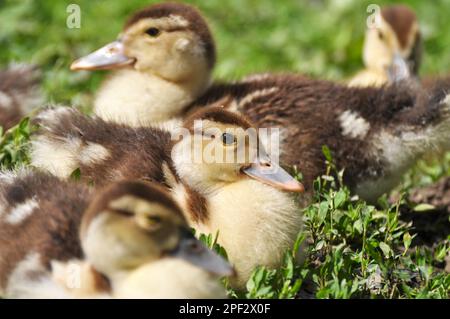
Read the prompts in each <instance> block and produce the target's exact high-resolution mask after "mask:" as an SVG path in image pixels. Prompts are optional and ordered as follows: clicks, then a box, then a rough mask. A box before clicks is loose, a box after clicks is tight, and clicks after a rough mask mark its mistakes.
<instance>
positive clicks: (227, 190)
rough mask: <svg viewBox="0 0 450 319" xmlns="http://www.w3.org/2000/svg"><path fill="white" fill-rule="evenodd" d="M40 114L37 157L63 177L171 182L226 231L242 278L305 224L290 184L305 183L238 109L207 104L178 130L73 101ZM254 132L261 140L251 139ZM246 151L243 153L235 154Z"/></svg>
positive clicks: (278, 252) (222, 240) (181, 198)
mask: <svg viewBox="0 0 450 319" xmlns="http://www.w3.org/2000/svg"><path fill="white" fill-rule="evenodd" d="M37 122H38V123H40V125H41V129H40V131H39V132H38V133H37V136H36V137H35V138H34V142H33V147H32V163H33V165H35V166H38V167H40V168H43V169H46V170H48V171H50V172H52V173H53V174H56V175H58V176H60V177H62V178H68V177H69V176H70V175H71V172H72V171H74V170H76V169H77V168H79V169H80V173H81V178H82V179H83V180H85V181H86V182H90V181H93V182H94V184H101V183H104V182H108V181H112V180H118V179H122V178H138V179H144V180H151V181H155V182H159V183H163V184H165V185H167V186H168V187H169V188H170V189H171V191H172V194H173V195H174V197H175V198H176V199H177V201H178V202H179V203H180V205H181V207H182V208H183V211H184V213H185V216H186V218H187V219H188V221H189V223H190V225H191V226H193V227H194V228H195V229H196V230H197V232H198V233H208V234H213V235H215V234H217V232H219V239H218V242H219V244H221V245H222V246H224V248H225V250H226V251H227V253H228V257H229V260H230V261H231V263H232V264H233V265H234V266H235V267H236V271H237V274H238V277H237V279H236V280H235V284H236V286H239V287H243V286H244V284H245V282H246V280H247V279H248V278H249V276H250V274H251V272H252V270H253V269H254V267H256V266H257V265H266V266H270V267H276V266H278V265H280V263H281V261H282V257H283V253H284V251H285V250H286V249H289V248H290V247H291V246H292V244H293V243H294V241H295V239H296V236H297V234H298V232H299V231H300V229H301V225H302V217H301V214H300V211H299V209H298V204H296V200H295V199H294V198H293V197H292V196H291V195H290V194H289V193H288V192H286V191H294V192H301V191H303V186H302V185H301V184H300V183H298V182H297V181H296V180H295V179H294V178H293V177H291V176H290V175H289V174H288V173H286V172H285V171H284V170H283V169H281V168H280V167H279V166H278V165H277V164H276V163H274V162H272V161H271V159H270V158H269V157H268V156H267V155H266V154H265V152H264V151H263V148H262V147H260V145H258V143H257V136H256V135H251V134H250V135H246V131H249V132H254V131H252V129H253V127H252V125H251V124H250V123H249V122H248V121H247V120H246V119H245V118H243V117H242V116H240V115H239V114H237V113H234V112H229V111H226V110H224V109H223V108H220V107H216V108H208V109H202V110H200V111H199V112H198V113H196V114H193V115H192V116H191V117H190V118H188V119H186V121H185V122H184V125H183V127H182V129H181V130H180V132H179V134H181V135H178V133H177V134H174V135H172V136H171V134H170V133H169V132H166V131H162V130H160V129H156V128H146V127H140V128H133V127H128V126H125V125H121V124H116V123H111V122H106V121H104V120H102V119H100V118H99V117H93V118H91V117H88V116H85V115H82V114H81V113H79V112H78V111H76V110H74V109H70V108H57V109H54V110H47V111H45V112H44V113H43V114H41V115H40V117H39V118H38V120H37ZM182 133H183V134H184V135H183V134H182ZM252 137H253V138H255V141H256V144H254V143H250V142H247V139H251V138H252ZM190 151H192V152H190ZM240 153H242V154H244V157H243V158H242V160H234V158H237V154H240ZM49 154H53V155H49ZM205 154H207V155H208V154H210V155H211V158H205V157H203V155H205ZM192 156H193V157H192ZM196 156H198V157H196ZM224 157H225V158H228V159H233V160H232V161H229V162H228V161H225V160H224ZM196 158H197V160H196ZM61 163H64V165H61ZM283 190H284V191H283Z"/></svg>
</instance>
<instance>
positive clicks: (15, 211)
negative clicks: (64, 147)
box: [0, 170, 91, 298]
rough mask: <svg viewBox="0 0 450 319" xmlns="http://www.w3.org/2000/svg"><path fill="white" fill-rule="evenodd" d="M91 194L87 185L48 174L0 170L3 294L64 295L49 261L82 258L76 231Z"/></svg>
mask: <svg viewBox="0 0 450 319" xmlns="http://www.w3.org/2000/svg"><path fill="white" fill-rule="evenodd" d="M50 190H51V191H50ZM90 198H91V193H90V192H89V191H88V189H87V187H85V186H83V185H71V184H68V183H61V182H60V181H59V180H58V179H57V178H55V177H54V176H51V175H49V174H34V173H32V172H30V171H25V170H23V171H19V172H18V173H17V174H13V173H2V175H1V176H0V200H1V213H0V228H1V229H2V231H1V232H0V261H1V262H0V290H1V291H2V292H3V294H4V295H5V296H7V297H10V298H39V297H43V298H48V297H50V296H52V295H53V297H59V298H66V297H68V294H67V293H65V291H64V289H62V288H61V287H58V286H57V285H55V284H54V283H53V282H52V280H51V274H50V269H51V263H52V261H54V260H58V261H62V262H65V261H69V260H70V259H81V258H82V256H83V253H82V250H81V247H80V243H79V239H78V231H79V226H80V222H81V218H82V214H83V212H84V209H85V208H86V207H87V204H88V201H89V199H90ZM44 216H45V218H44ZM54 294H56V295H54Z"/></svg>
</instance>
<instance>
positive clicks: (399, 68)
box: [349, 4, 422, 87]
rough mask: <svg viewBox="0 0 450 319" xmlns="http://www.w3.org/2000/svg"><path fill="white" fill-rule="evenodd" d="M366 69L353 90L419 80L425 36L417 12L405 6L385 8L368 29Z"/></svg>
mask: <svg viewBox="0 0 450 319" xmlns="http://www.w3.org/2000/svg"><path fill="white" fill-rule="evenodd" d="M363 57H364V64H365V67H366V69H365V70H363V71H361V72H359V73H358V74H357V75H355V76H354V77H353V78H352V79H351V80H350V82H349V85H350V86H355V87H367V86H378V87H379V86H382V85H384V84H386V83H394V82H396V81H399V80H402V79H405V78H408V77H417V75H418V72H419V67H420V63H421V59H422V36H421V33H420V28H419V23H418V20H417V17H416V14H415V13H414V11H413V10H412V9H411V8H410V7H408V6H406V5H400V4H397V5H391V6H385V7H383V8H382V9H381V11H380V12H379V13H378V14H377V16H376V17H375V20H374V25H372V26H369V27H368V29H367V32H366V37H365V42H364V51H363Z"/></svg>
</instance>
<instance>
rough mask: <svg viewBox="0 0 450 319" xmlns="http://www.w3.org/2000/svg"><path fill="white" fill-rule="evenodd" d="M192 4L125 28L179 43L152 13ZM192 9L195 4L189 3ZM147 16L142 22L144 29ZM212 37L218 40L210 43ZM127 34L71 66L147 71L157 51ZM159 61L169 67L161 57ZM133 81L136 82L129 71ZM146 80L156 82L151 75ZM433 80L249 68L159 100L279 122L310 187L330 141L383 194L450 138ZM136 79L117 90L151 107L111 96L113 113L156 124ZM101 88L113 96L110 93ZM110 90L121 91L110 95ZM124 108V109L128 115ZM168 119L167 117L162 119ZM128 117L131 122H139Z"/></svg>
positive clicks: (284, 146) (288, 157) (340, 162)
mask: <svg viewBox="0 0 450 319" xmlns="http://www.w3.org/2000/svg"><path fill="white" fill-rule="evenodd" d="M185 7H186V6H185V5H178V4H160V5H155V6H150V7H148V8H146V9H144V10H142V11H139V12H137V13H136V14H135V15H134V16H133V17H132V18H131V20H130V21H132V22H131V25H130V24H128V28H129V29H130V28H133V29H135V30H140V31H136V32H137V33H134V36H135V37H136V38H139V39H141V40H142V41H143V42H145V43H152V44H153V45H155V46H157V47H158V49H155V50H156V51H157V52H161V51H163V50H167V52H169V51H170V50H172V51H173V48H172V47H170V46H167V45H166V44H168V43H172V42H171V41H168V40H166V39H168V38H169V37H170V38H171V37H178V36H180V39H181V38H183V36H182V34H181V33H178V32H171V31H167V30H165V29H163V28H162V27H159V25H157V21H156V20H155V18H154V15H156V14H157V13H158V19H160V17H161V15H162V14H163V13H162V12H164V17H165V18H169V17H171V18H172V19H174V18H175V17H179V18H180V19H181V18H183V17H184V15H183V13H182V11H183V10H182V9H183V8H185ZM162 8H164V10H162ZM185 11H186V12H192V10H188V9H186V10H185ZM195 12H196V11H195ZM186 19H187V18H185V20H186ZM386 19H387V18H386ZM177 20H179V19H178V18H177ZM181 20H182V19H181ZM188 20H189V19H188ZM200 21H201V22H200ZM197 23H198V24H199V25H201V26H204V25H206V22H204V19H203V18H202V16H201V15H200V14H198V13H196V19H193V20H189V26H190V27H189V32H190V33H193V34H195V33H197V31H196V30H204V28H200V27H194V26H197ZM141 24H142V25H145V27H143V28H141V29H139V26H140V25H141ZM154 28H156V29H158V32H154V31H152V32H150V33H151V34H150V35H149V34H148V32H147V31H148V30H150V29H151V30H153V29H154ZM180 28H181V29H183V27H180ZM186 28H187V27H185V28H184V29H186ZM394 33H395V32H394ZM201 34H202V33H200V32H199V33H198V34H197V35H196V36H193V37H191V38H190V39H191V41H195V40H196V39H197V41H198V43H197V44H196V45H195V44H192V45H193V46H194V47H199V46H200V47H203V48H212V47H213V46H214V43H213V42H212V41H213V40H212V38H210V37H201ZM411 37H412V36H411ZM200 39H201V40H200ZM207 39H209V40H208V41H211V42H210V43H207V42H205V41H207ZM402 39H403V36H402ZM127 41H129V40H127ZM127 41H125V40H123V39H122V38H120V39H119V43H120V44H121V50H113V52H112V53H111V52H110V53H109V54H106V53H105V52H97V53H95V54H94V55H92V56H87V57H85V58H82V59H80V60H79V61H78V62H76V63H75V65H74V68H81V66H83V65H84V66H86V64H88V65H89V68H91V69H95V68H109V67H115V66H117V65H118V64H117V63H113V62H112V61H117V59H119V60H120V59H125V58H127V59H129V60H130V61H132V63H133V64H131V65H132V66H131V71H132V72H134V73H136V72H137V73H142V74H143V73H145V72H142V71H139V70H138V69H136V66H137V65H139V60H140V59H141V58H142V57H143V56H152V53H151V51H152V50H151V49H150V47H148V46H144V45H142V46H139V49H137V46H131V47H130V49H128V44H127V43H128V42H127ZM402 41H403V40H402ZM405 41H406V40H405ZM408 41H409V40H407V41H406V42H405V43H406V45H409V44H410V42H408ZM131 48H132V49H131ZM405 50H406V47H405ZM138 52H139V53H138ZM199 52H202V53H203V54H199V55H198V57H199V58H201V59H202V61H203V62H202V63H203V64H204V65H210V64H209V63H210V62H211V61H214V60H213V59H210V58H209V57H210V55H208V54H206V52H212V51H208V50H205V49H203V50H200V51H199ZM405 52H406V51H405ZM127 54H128V56H127ZM173 57H174V56H172V55H171V56H170V58H168V59H167V60H165V59H164V60H162V61H161V60H158V61H160V62H161V63H163V64H165V67H167V68H169V69H173V66H174V65H178V64H177V63H176V62H175V60H174V59H173ZM177 57H178V58H179V59H180V60H179V63H180V64H181V65H184V63H185V62H182V61H188V60H189V59H188V57H189V54H186V55H183V54H180V55H177ZM412 57H413V55H411V58H412ZM109 62H111V63H109ZM119 65H121V64H120V63H119ZM158 68H162V66H161V65H158ZM211 68H212V66H211ZM181 69H182V68H180V70H181ZM149 70H150V69H148V71H146V72H153V74H156V71H149ZM128 71H130V70H127V72H128ZM131 71H130V72H131ZM123 74H125V73H123ZM196 76H204V81H197V80H195V81H194V83H208V81H209V78H210V73H209V72H207V73H203V72H199V73H198V74H197V75H196ZM124 81H125V80H124ZM129 82H130V83H134V81H133V80H132V79H131V78H130V80H129ZM146 83H147V84H148V85H152V81H149V82H146ZM435 86H437V87H438V89H429V88H428V87H427V88H426V89H421V88H420V87H418V85H417V84H416V83H415V82H414V83H412V82H410V81H401V82H399V83H396V84H395V85H391V86H386V87H382V88H349V87H347V86H344V85H339V84H336V83H333V82H329V81H319V80H312V79H309V78H306V77H304V76H300V75H295V74H290V75H274V74H262V75H254V76H250V77H248V78H247V79H245V80H243V81H239V82H236V83H225V84H220V83H218V84H215V85H213V86H211V87H209V88H207V87H205V88H204V90H206V91H205V93H204V94H203V95H202V97H200V98H198V99H197V100H196V101H195V102H193V103H192V104H191V105H190V106H188V107H186V105H185V104H184V103H181V104H173V103H167V101H164V99H165V97H166V96H171V94H165V93H164V92H163V91H161V90H160V91H159V96H162V97H163V98H162V99H161V102H162V103H165V107H166V109H167V110H171V111H170V113H171V114H172V116H173V115H175V114H177V113H178V115H180V116H183V115H185V113H186V112H188V113H189V111H190V110H192V109H197V108H202V107H205V106H209V105H225V107H227V108H228V109H231V110H233V111H238V112H242V113H243V114H244V115H246V116H247V117H249V118H250V120H251V121H252V122H253V123H255V125H256V126H257V127H261V128H280V131H281V137H280V145H281V160H280V162H281V163H283V164H285V165H289V166H297V168H298V170H299V171H300V172H302V174H303V176H304V178H305V185H306V186H307V189H308V190H311V189H312V181H313V180H314V179H315V178H317V177H318V176H321V175H322V174H323V173H324V172H325V164H324V157H323V154H322V146H323V145H327V146H328V147H329V148H330V149H331V151H332V155H333V158H334V161H335V163H336V165H337V167H340V168H342V169H345V171H344V180H345V182H346V183H347V184H348V185H349V186H350V187H351V188H352V190H353V191H354V192H356V194H358V195H360V196H361V197H363V198H364V199H367V200H369V201H376V199H377V198H378V197H379V196H380V195H382V194H383V193H385V192H388V191H390V190H391V189H392V188H393V187H394V186H396V185H397V183H398V182H399V181H400V179H401V176H402V175H403V173H404V172H405V171H406V170H407V169H409V168H410V167H411V166H412V165H413V163H414V162H415V161H416V160H417V159H418V158H419V157H420V156H421V155H422V154H424V153H426V152H431V151H434V150H435V149H439V148H442V147H446V144H448V142H447V139H446V138H445V136H446V133H447V132H448V130H447V129H448V116H447V115H446V114H447V113H448V112H447V109H448V99H447V100H446V95H445V92H446V91H448V89H449V86H448V84H447V83H446V82H445V81H436V82H435ZM134 87H135V85H133V87H130V86H121V85H117V86H116V87H115V88H114V89H113V90H112V91H121V93H120V94H123V95H124V96H130V97H131V96H132V97H133V99H134V101H137V99H140V102H139V103H140V105H145V111H142V109H141V108H135V107H132V106H133V105H134V104H133V103H129V104H123V102H124V100H121V99H115V98H113V99H112V100H111V101H110V102H111V105H113V104H115V105H117V107H115V108H114V109H115V110H117V111H118V112H116V113H115V115H114V116H116V117H118V118H122V120H121V121H122V122H126V121H128V120H127V119H128V118H129V116H128V114H129V113H133V112H134V114H135V115H136V116H137V117H138V118H139V117H140V116H141V114H142V112H144V113H145V114H146V115H145V116H146V117H150V116H152V114H153V113H155V112H157V113H158V115H157V116H155V122H158V121H160V120H162V119H161V117H160V115H161V114H168V113H164V112H163V113H161V112H159V109H158V107H154V104H153V103H147V102H146V101H151V100H149V99H147V96H146V95H145V94H141V93H139V92H140V90H138V89H137V90H136V91H135V90H134ZM155 88H158V86H155ZM112 91H111V92H112ZM103 93H104V94H106V91H104V92H103ZM135 93H136V94H137V95H138V96H137V95H136V94H135ZM111 96H112V97H113V96H114V94H113V93H111ZM445 101H447V102H445ZM134 103H136V102H134ZM124 105H126V107H124ZM125 109H126V110H125ZM122 110H125V111H123V114H124V115H123V116H122V115H121V114H122ZM165 112H166V111H165ZM183 112H184V113H183ZM125 113H127V114H125ZM169 119H170V117H167V118H165V120H169ZM129 123H130V124H134V122H133V121H129Z"/></svg>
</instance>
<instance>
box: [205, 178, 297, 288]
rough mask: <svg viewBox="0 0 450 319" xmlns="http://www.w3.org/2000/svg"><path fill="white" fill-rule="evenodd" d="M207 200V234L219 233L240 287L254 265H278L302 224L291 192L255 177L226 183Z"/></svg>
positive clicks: (290, 246) (273, 266)
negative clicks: (281, 189) (235, 270)
mask: <svg viewBox="0 0 450 319" xmlns="http://www.w3.org/2000/svg"><path fill="white" fill-rule="evenodd" d="M268 199H269V200H268ZM208 202H209V211H210V212H211V213H210V214H211V216H210V217H209V218H208V220H209V223H208V232H207V233H211V234H216V233H218V234H219V237H218V242H219V244H220V245H221V246H222V247H226V251H227V254H228V255H229V256H230V260H233V264H234V266H235V267H236V269H239V272H238V277H237V278H236V279H234V280H235V284H236V285H237V286H239V287H242V286H244V285H245V284H246V281H247V279H248V278H249V277H250V275H251V273H252V272H253V270H254V268H255V265H265V266H267V267H269V268H272V269H275V268H278V267H280V266H281V263H282V260H283V256H284V253H285V252H286V251H287V250H289V249H291V248H292V247H293V245H294V242H295V239H296V238H297V235H298V233H299V230H300V229H301V227H302V216H301V212H300V210H299V208H298V205H297V203H296V202H295V201H294V200H293V198H292V196H291V194H289V193H286V192H281V191H279V190H277V189H274V188H273V187H270V186H267V185H265V184H262V183H260V182H258V181H255V180H242V181H239V182H237V183H233V184H230V185H227V186H225V187H224V188H223V189H221V190H219V191H218V192H217V193H215V194H214V195H213V196H212V197H211V198H209V201H208ZM230 205H232V206H233V207H232V208H231V209H230V207H229V206H230ZM230 220H231V221H233V222H232V223H230V222H229V221H230ZM199 229H200V230H201V226H200V227H199ZM243 245H246V246H248V248H244V247H243ZM231 258H232V259H231Z"/></svg>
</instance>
